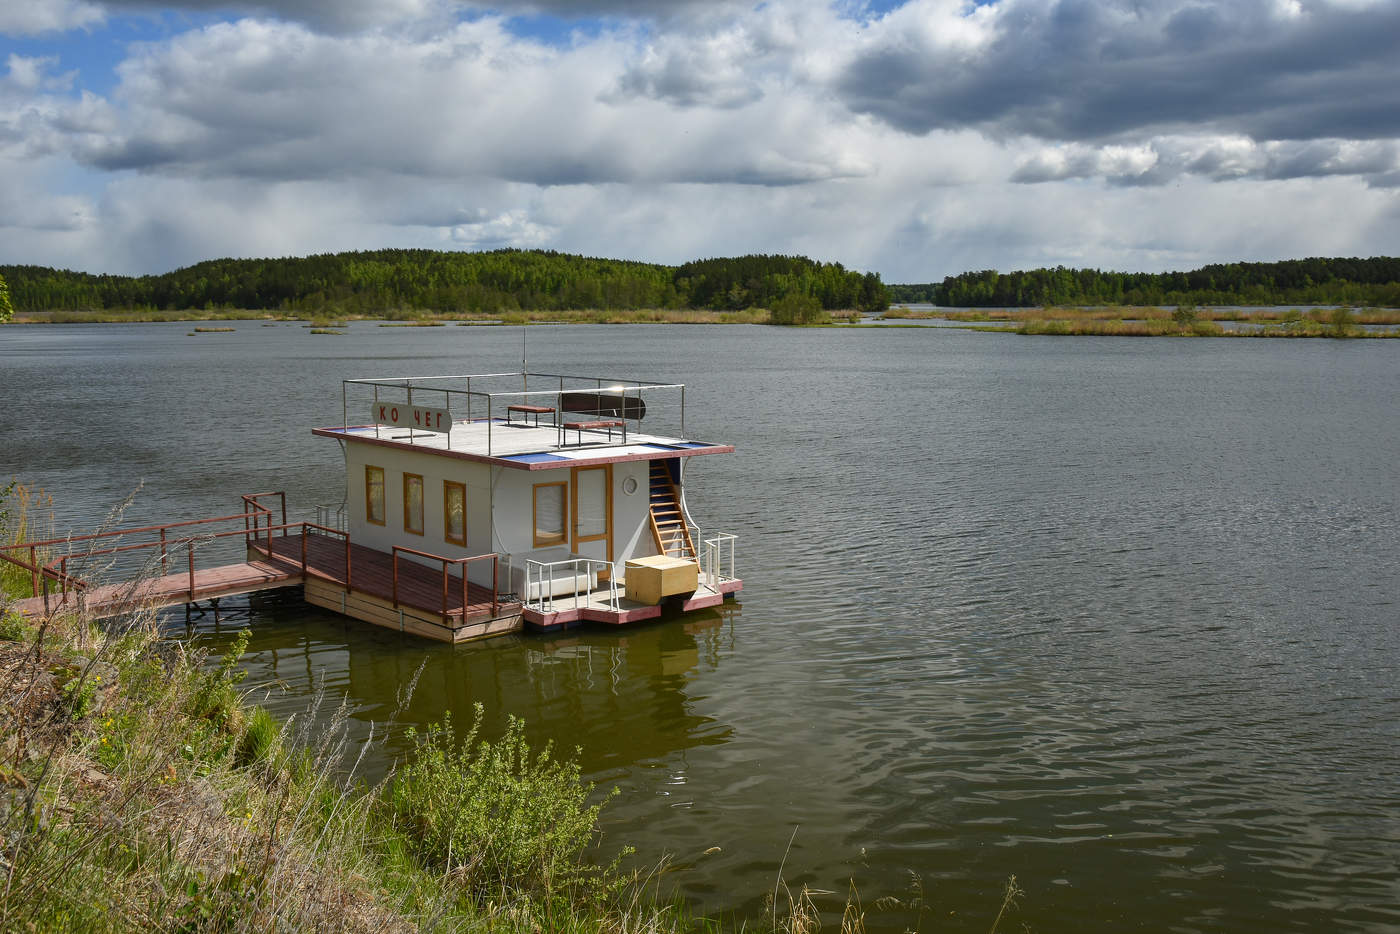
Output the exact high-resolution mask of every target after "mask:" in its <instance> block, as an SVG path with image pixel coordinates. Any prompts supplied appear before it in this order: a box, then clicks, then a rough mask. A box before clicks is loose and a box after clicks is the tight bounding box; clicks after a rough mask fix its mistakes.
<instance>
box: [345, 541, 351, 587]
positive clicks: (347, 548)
mask: <svg viewBox="0 0 1400 934" xmlns="http://www.w3.org/2000/svg"><path fill="white" fill-rule="evenodd" d="M345 592H346V593H349V592H350V535H349V533H346V535H345Z"/></svg>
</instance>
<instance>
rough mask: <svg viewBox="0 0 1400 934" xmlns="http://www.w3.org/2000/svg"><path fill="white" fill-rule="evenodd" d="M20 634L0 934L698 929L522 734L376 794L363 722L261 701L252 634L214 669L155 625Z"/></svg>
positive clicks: (438, 762)
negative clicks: (244, 660)
mask: <svg viewBox="0 0 1400 934" xmlns="http://www.w3.org/2000/svg"><path fill="white" fill-rule="evenodd" d="M0 637H2V639H3V641H0V698H2V699H3V700H0V736H3V741H0V832H3V834H4V840H5V847H4V851H3V857H2V858H0V873H3V876H4V879H3V891H0V929H3V930H14V931H17V930H40V931H68V930H73V931H77V930H82V931H99V930H145V929H149V930H220V931H244V930H247V931H263V930H269V929H291V930H311V929H334V930H362V931H383V930H389V931H407V930H414V929H420V928H433V929H445V930H460V929H473V930H475V929H482V930H502V931H522V932H539V931H543V930H550V931H559V930H565V931H618V932H623V931H633V930H637V931H642V930H645V931H649V932H665V931H676V930H681V929H684V928H686V927H688V926H690V921H689V919H687V918H686V916H685V915H684V913H683V912H682V911H680V910H679V908H678V907H677V906H675V905H672V904H666V903H663V902H660V901H658V900H657V899H656V898H655V897H654V895H655V892H654V890H652V889H648V888H647V887H646V886H645V885H644V883H643V880H639V879H636V878H634V877H630V876H627V875H624V874H623V873H621V872H620V871H618V870H617V869H616V868H614V867H610V866H600V865H597V864H595V863H593V862H590V861H589V860H588V859H587V858H586V857H585V856H584V854H585V852H586V851H587V850H588V847H589V846H590V845H591V844H592V843H593V842H594V837H595V830H594V828H595V826H596V818H597V813H598V807H599V805H598V804H589V803H588V802H589V800H590V788H589V787H588V786H587V785H586V784H584V783H582V782H581V781H580V780H579V776H578V767H577V765H576V764H574V763H573V762H572V761H571V760H568V759H563V760H561V759H557V758H555V757H554V756H553V755H552V754H551V751H550V750H547V749H546V750H543V751H533V750H530V749H529V748H528V747H526V745H525V743H524V741H523V739H522V738H521V734H520V726H519V724H518V723H517V724H513V725H512V727H511V729H510V730H509V731H508V732H507V734H506V735H505V736H504V737H502V738H501V739H499V740H496V741H494V742H488V741H486V740H484V739H482V738H481V737H480V735H479V734H478V732H477V729H476V726H475V725H473V726H472V727H471V728H470V729H469V730H467V732H466V734H465V735H458V733H457V731H456V730H455V729H454V727H453V725H452V723H451V721H450V719H449V720H445V721H444V722H443V723H442V724H440V725H437V726H434V727H432V728H430V729H429V730H428V731H426V732H425V733H423V734H422V735H420V736H418V737H416V739H415V746H416V749H415V754H414V755H413V757H412V759H411V761H410V762H409V763H407V764H405V765H403V766H401V767H400V768H399V769H398V770H396V772H395V773H394V775H393V776H392V777H391V778H390V779H388V780H386V781H385V782H382V783H380V784H377V785H369V784H367V783H365V782H363V781H362V780H360V779H359V778H357V776H356V766H357V765H358V762H359V760H360V759H361V758H362V757H363V756H364V755H365V752H366V748H367V747H366V746H365V745H362V744H356V743H352V742H351V741H350V739H349V735H348V730H347V729H346V711H345V710H343V709H342V710H340V711H337V712H335V713H334V714H331V715H330V716H326V715H325V714H324V713H322V715H321V716H319V717H317V715H316V714H317V711H315V710H308V711H307V713H306V714H305V715H304V716H303V717H302V718H300V719H294V720H293V722H291V723H287V724H278V723H276V722H274V720H273V719H272V718H271V717H270V716H269V715H268V714H267V713H266V712H265V711H263V710H262V709H260V708H258V707H255V706H251V705H249V704H247V703H246V702H245V700H244V699H243V697H242V695H241V693H240V691H239V688H238V685H239V681H240V671H239V668H238V661H239V656H240V654H241V652H242V650H243V647H244V645H245V644H246V638H240V639H239V640H238V641H237V642H235V644H234V647H233V648H232V649H231V650H230V651H229V653H228V654H227V655H226V656H224V657H223V658H222V659H221V660H219V661H218V662H217V663H216V664H211V663H208V662H206V660H205V659H204V658H203V657H202V655H201V653H200V652H199V651H198V650H197V649H195V648H192V647H191V646H189V645H187V644H184V643H182V642H177V641H170V640H167V639H164V638H162V636H161V634H160V632H159V630H158V628H157V627H156V626H155V624H154V621H153V620H152V619H151V618H149V617H143V616H140V615H138V616H135V617H131V618H127V619H124V620H121V621H119V622H117V623H115V624H113V625H106V626H104V627H102V628H97V627H94V626H92V625H90V624H89V623H87V622H85V621H84V620H83V619H82V618H81V616H77V617H68V618H64V619H60V620H55V621H51V622H49V623H46V624H45V625H43V626H42V627H34V626H31V625H28V624H26V623H24V622H22V621H20V620H19V619H18V618H17V617H14V616H12V615H7V616H4V617H3V623H2V624H0ZM318 719H319V720H320V721H322V722H323V723H326V725H325V726H323V727H320V728H313V727H312V726H311V724H312V723H313V722H315V721H316V720H318ZM382 730H383V727H382V726H381V731H380V733H381V735H382ZM373 742H374V740H371V743H373Z"/></svg>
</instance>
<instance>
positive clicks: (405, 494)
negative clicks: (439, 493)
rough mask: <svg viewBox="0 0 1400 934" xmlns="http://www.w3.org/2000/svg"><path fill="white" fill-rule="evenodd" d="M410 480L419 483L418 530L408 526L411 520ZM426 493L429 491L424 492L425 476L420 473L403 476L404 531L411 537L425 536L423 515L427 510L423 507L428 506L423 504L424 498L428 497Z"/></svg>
mask: <svg viewBox="0 0 1400 934" xmlns="http://www.w3.org/2000/svg"><path fill="white" fill-rule="evenodd" d="M410 480H417V481H418V528H416V529H415V528H413V527H412V526H411V525H409V524H408V520H409V509H408V487H409V481H410ZM426 493H427V491H426V490H424V488H423V475H422V474H420V473H405V474H404V475H403V530H404V531H405V532H407V533H408V534H409V535H422V534H423V513H424V512H425V510H424V508H423V507H424V506H425V505H426V504H425V503H424V502H423V500H424V498H425V496H426Z"/></svg>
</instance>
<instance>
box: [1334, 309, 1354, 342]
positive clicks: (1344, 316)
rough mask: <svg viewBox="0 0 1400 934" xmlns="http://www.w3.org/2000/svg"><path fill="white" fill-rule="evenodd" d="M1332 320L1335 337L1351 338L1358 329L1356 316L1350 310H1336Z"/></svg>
mask: <svg viewBox="0 0 1400 934" xmlns="http://www.w3.org/2000/svg"><path fill="white" fill-rule="evenodd" d="M1330 318H1331V324H1332V336H1333V337H1350V336H1351V332H1352V331H1353V330H1354V329H1355V328H1356V316H1355V315H1353V314H1352V313H1351V309H1350V308H1334V309H1332V314H1331V316H1330Z"/></svg>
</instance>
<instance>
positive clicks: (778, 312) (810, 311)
mask: <svg viewBox="0 0 1400 934" xmlns="http://www.w3.org/2000/svg"><path fill="white" fill-rule="evenodd" d="M768 311H769V320H770V321H772V322H773V323H774V324H820V323H822V322H824V321H828V320H830V318H831V316H830V315H828V314H827V313H826V311H825V310H824V309H823V308H822V303H821V302H819V301H817V299H816V298H815V297H813V296H811V295H803V294H802V293H800V292H789V293H788V294H786V295H784V296H783V297H782V298H780V299H778V300H777V301H776V302H774V303H773V307H772V308H770V309H769V310H768Z"/></svg>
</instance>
